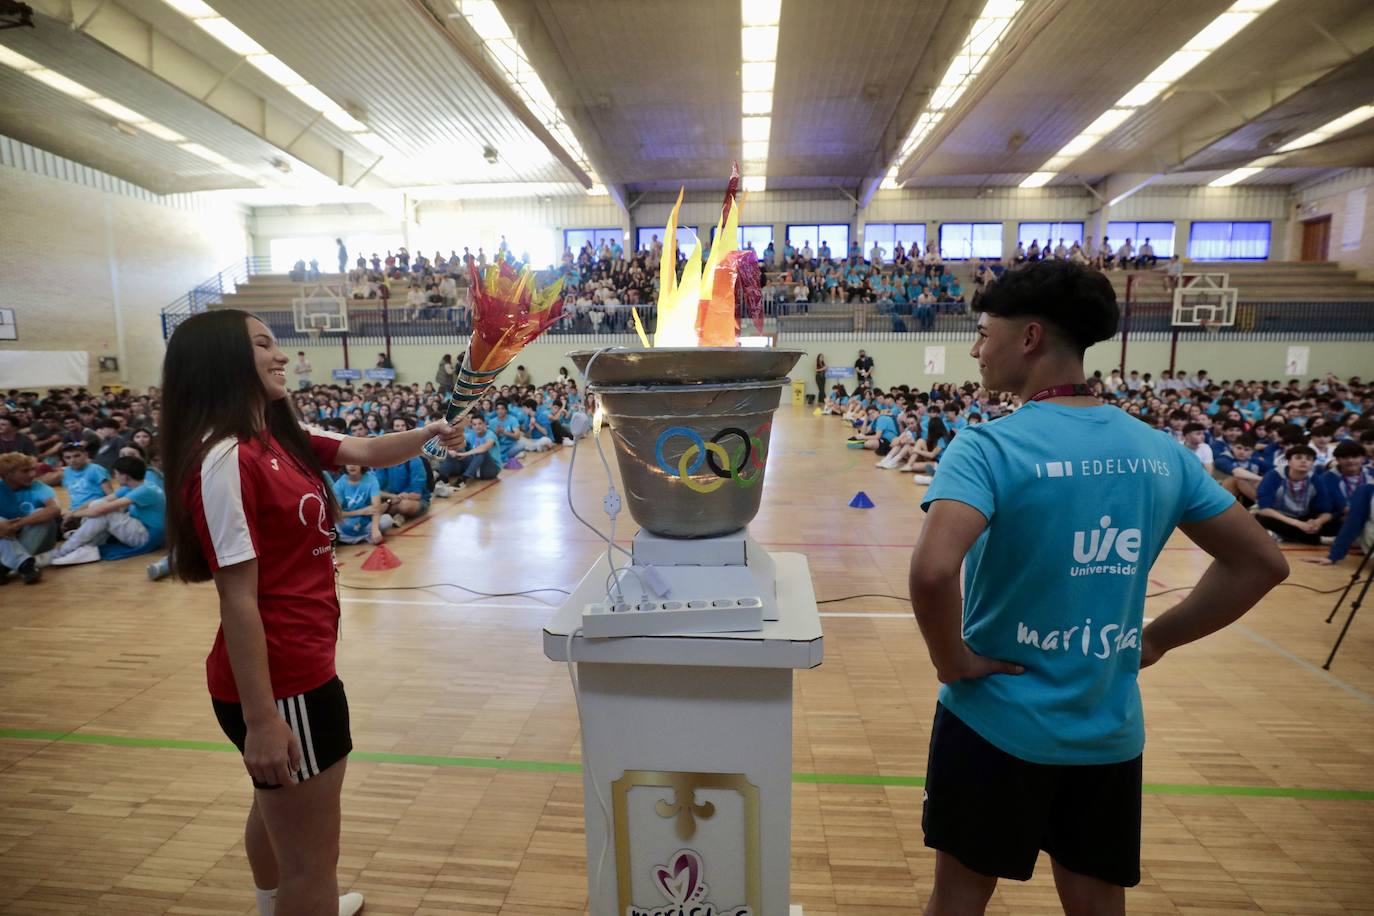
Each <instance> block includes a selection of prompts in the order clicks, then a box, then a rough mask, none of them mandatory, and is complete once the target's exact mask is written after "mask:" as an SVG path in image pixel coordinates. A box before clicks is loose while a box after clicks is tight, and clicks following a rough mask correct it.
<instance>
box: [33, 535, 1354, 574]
mask: <svg viewBox="0 0 1374 916" xmlns="http://www.w3.org/2000/svg"><path fill="white" fill-rule="evenodd" d="M1320 540H1321V542H1322V546H1323V547H1330V546H1331V545H1332V544H1334V543H1336V538H1335V537H1334V536H1332V535H1322V536H1321V538H1320ZM38 565H39V566H42V565H43V560H42V558H41V557H40V558H39V560H38Z"/></svg>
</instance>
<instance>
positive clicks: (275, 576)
mask: <svg viewBox="0 0 1374 916" xmlns="http://www.w3.org/2000/svg"><path fill="white" fill-rule="evenodd" d="M306 432H307V434H308V436H309V438H310V446H311V448H312V449H313V450H314V452H315V455H316V457H318V458H319V460H320V463H321V464H322V465H324V467H326V468H330V467H334V463H335V457H336V456H337V455H338V452H339V443H340V442H341V441H342V440H343V436H342V435H339V434H337V433H328V432H324V431H323V430H318V429H314V428H310V429H307V431H306ZM324 487H325V482H324V480H323V479H321V478H320V477H318V476H316V475H314V474H312V473H310V471H309V469H308V468H307V467H305V466H304V465H303V464H302V463H301V462H300V461H298V460H296V459H295V458H292V457H291V455H290V453H289V452H288V451H287V450H286V449H285V448H283V447H282V446H281V445H280V444H278V443H277V441H276V440H275V439H274V438H273V437H272V436H271V434H269V433H263V435H262V438H260V439H259V438H252V439H245V440H238V439H223V440H221V441H219V442H217V443H215V444H214V446H212V447H211V448H210V450H209V451H208V452H206V453H205V458H204V460H203V461H202V462H201V465H200V468H199V469H198V470H197V471H196V472H195V473H194V474H192V475H191V477H190V479H189V480H188V481H187V484H186V507H187V510H188V512H189V513H190V515H191V518H192V519H193V520H194V522H195V526H196V532H197V534H198V535H199V536H200V545H201V549H202V550H204V551H205V556H206V558H207V559H208V560H209V562H210V569H211V571H218V570H220V569H223V568H224V567H226V566H233V565H235V564H236V563H244V562H246V561H248V560H252V559H256V560H257V561H258V612H259V613H260V614H261V615H262V628H263V631H264V633H265V634H266V636H267V670H268V672H269V674H270V676H271V679H272V695H273V697H276V698H282V697H289V696H294V695H296V694H298V693H304V692H306V691H308V690H314V689H315V688H316V687H319V686H320V685H321V684H324V683H326V682H327V681H329V680H330V679H331V678H333V677H334V644H335V643H336V642H337V641H338V637H339V596H338V591H337V589H336V587H335V582H334V548H333V539H334V531H333V526H334V520H333V519H332V518H330V516H329V499H328V498H327V495H326V493H325V490H324ZM205 673H206V678H207V680H208V682H209V687H210V695H211V696H212V697H214V698H215V699H217V700H224V701H227V702H234V703H236V702H238V701H239V693H238V687H237V685H236V684H235V682H234V670H233V668H232V667H231V666H230V664H229V652H228V650H227V649H226V647H225V644H224V628H223V627H220V630H219V633H217V634H216V635H215V645H214V648H212V649H211V650H210V655H209V657H208V658H206V660H205Z"/></svg>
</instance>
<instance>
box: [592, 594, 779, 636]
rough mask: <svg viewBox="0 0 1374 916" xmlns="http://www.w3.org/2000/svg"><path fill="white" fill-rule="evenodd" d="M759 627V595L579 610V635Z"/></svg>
mask: <svg viewBox="0 0 1374 916" xmlns="http://www.w3.org/2000/svg"><path fill="white" fill-rule="evenodd" d="M761 629H763V599H761V598H758V597H756V596H753V595H749V596H745V597H739V598H711V599H705V598H701V599H692V600H689V601H671V600H665V601H656V600H642V601H638V602H622V603H618V604H589V605H587V606H586V608H585V609H584V610H583V611H582V635H583V636H588V637H594V638H604V637H608V636H671V635H676V634H679V633H733V632H738V631H742V630H761Z"/></svg>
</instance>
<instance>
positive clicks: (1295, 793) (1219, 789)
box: [0, 728, 1374, 801]
mask: <svg viewBox="0 0 1374 916" xmlns="http://www.w3.org/2000/svg"><path fill="white" fill-rule="evenodd" d="M0 739H3V740H9V741H47V742H50V743H54V744H59V743H60V744H87V745H97V746H105V747H133V748H157V749H161V750H179V751H208V752H212V753H238V751H237V750H236V749H235V747H234V746H233V745H232V744H228V743H224V742H217V741H187V740H183V739H174V738H138V737H132V736H128V735H101V734H94V733H91V732H60V731H42V730H39V729H25V728H0ZM349 756H350V757H352V758H353V759H354V760H366V761H370V762H374V763H392V764H401V765H405V766H429V767H454V768H462V769H484V770H517V771H523V772H530V773H581V772H582V767H581V765H580V764H576V763H560V762H557V761H552V760H513V759H508V758H495V757H450V756H443V755H431V754H392V753H386V752H382V751H357V750H355V751H353V752H352V753H351V754H350V755H349ZM792 781H793V782H794V783H799V784H805V785H835V786H889V787H896V788H921V787H922V786H924V785H925V782H926V781H925V777H924V776H883V775H879V774H874V775H867V774H861V773H793V774H792ZM1144 792H1145V794H1146V795H1212V796H1234V797H1249V798H1306V799H1317V800H1322V801H1374V791H1366V790H1359V789H1310V788H1301V787H1296V786H1226V785H1189V784H1181V783H1146V784H1145V785H1144Z"/></svg>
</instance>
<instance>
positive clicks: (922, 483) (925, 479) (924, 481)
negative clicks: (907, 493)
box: [911, 474, 935, 487]
mask: <svg viewBox="0 0 1374 916" xmlns="http://www.w3.org/2000/svg"><path fill="white" fill-rule="evenodd" d="M911 479H912V480H914V481H916V486H918V487H928V486H930V485H931V484H932V483H934V482H935V478H934V477H931V476H930V475H929V474H913V475H911Z"/></svg>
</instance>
